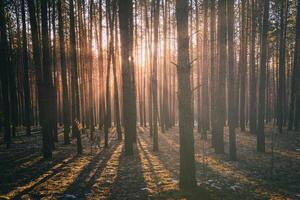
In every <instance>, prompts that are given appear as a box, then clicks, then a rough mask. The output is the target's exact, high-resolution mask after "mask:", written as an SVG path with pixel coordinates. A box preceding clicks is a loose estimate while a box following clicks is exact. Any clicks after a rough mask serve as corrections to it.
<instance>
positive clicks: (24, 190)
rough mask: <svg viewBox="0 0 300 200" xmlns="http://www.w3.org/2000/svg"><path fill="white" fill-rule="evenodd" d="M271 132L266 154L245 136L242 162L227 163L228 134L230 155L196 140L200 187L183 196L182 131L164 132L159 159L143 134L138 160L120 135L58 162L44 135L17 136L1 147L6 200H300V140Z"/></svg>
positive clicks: (64, 150)
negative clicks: (45, 149)
mask: <svg viewBox="0 0 300 200" xmlns="http://www.w3.org/2000/svg"><path fill="white" fill-rule="evenodd" d="M225 132H226V131H225ZM266 132H267V134H266V153H257V152H256V137H255V136H254V135H251V134H249V133H238V134H237V149H238V161H235V162H232V161H229V159H228V142H227V141H228V134H227V133H226V134H225V136H224V138H225V150H226V154H225V155H216V154H215V153H214V152H213V149H212V148H211V145H210V144H211V139H210V137H208V139H207V140H206V141H204V140H202V139H201V136H200V134H199V133H197V132H195V134H194V135H195V153H196V156H195V159H196V174H197V182H198V187H197V189H196V190H195V191H194V192H192V193H183V192H181V191H180V190H179V188H178V180H179V135H178V127H174V128H172V129H169V130H168V131H166V132H165V133H161V132H159V152H153V151H152V141H151V137H150V136H149V129H148V128H142V127H139V128H138V137H137V143H136V145H135V147H134V151H135V154H134V156H131V157H130V156H129V157H127V156H125V155H124V147H123V143H122V142H119V141H118V140H117V139H116V134H115V130H114V129H112V130H111V133H110V142H109V148H107V149H105V148H103V147H102V146H101V147H100V148H96V147H93V148H91V145H90V143H89V139H88V137H87V134H86V135H84V136H83V144H84V154H83V155H82V156H77V155H76V145H75V141H73V143H72V144H71V145H62V144H61V143H59V144H56V149H55V151H54V154H53V160H52V161H45V160H43V158H42V154H41V152H40V148H41V135H40V134H34V135H33V136H31V137H26V136H24V135H23V136H18V137H17V138H16V139H15V140H14V144H13V145H12V148H11V149H10V150H7V149H5V146H4V144H1V145H0V199H143V200H144V199H145V200H146V199H197V200H198V199H199V200H201V199H241V200H244V199H300V134H299V132H297V133H296V132H289V133H283V134H276V133H274V131H273V129H272V128H271V127H268V128H267V129H266ZM209 135H210V134H209ZM272 138H273V149H274V150H273V153H272V151H271V147H272ZM59 140H60V141H62V134H60V137H59ZM102 142H103V141H102ZM1 195H2V196H1Z"/></svg>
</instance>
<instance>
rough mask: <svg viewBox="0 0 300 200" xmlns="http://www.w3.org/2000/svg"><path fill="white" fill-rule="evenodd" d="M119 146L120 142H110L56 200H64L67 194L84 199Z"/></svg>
mask: <svg viewBox="0 0 300 200" xmlns="http://www.w3.org/2000/svg"><path fill="white" fill-rule="evenodd" d="M119 145H120V141H112V142H111V147H110V148H108V149H103V150H102V151H101V152H99V153H98V154H97V155H95V156H94V158H93V159H92V161H90V162H89V164H87V165H86V166H85V167H84V169H83V170H82V171H81V172H80V174H79V175H78V176H77V178H76V179H75V180H74V181H73V183H72V184H71V185H69V187H68V188H67V189H66V190H65V191H64V192H63V193H62V194H59V195H58V196H59V198H58V199H65V196H67V195H69V194H72V195H75V196H76V197H77V198H85V194H88V193H89V192H90V191H91V190H92V187H93V185H94V183H95V181H96V180H97V178H98V177H99V176H100V175H101V172H102V171H103V169H104V168H105V166H106V164H107V162H108V161H109V159H110V158H111V157H112V155H113V154H114V152H115V150H116V149H117V148H118V147H119Z"/></svg>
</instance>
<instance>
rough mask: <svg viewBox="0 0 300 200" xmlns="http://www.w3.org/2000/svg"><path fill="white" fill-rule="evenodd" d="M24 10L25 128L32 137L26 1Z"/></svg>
mask: <svg viewBox="0 0 300 200" xmlns="http://www.w3.org/2000/svg"><path fill="white" fill-rule="evenodd" d="M21 10H22V43H23V66H24V97H25V98H24V100H25V102H24V103H25V126H26V135H28V136H29V135H30V124H31V122H30V117H31V113H30V107H31V105H30V87H29V73H28V52H27V35H26V19H25V0H21Z"/></svg>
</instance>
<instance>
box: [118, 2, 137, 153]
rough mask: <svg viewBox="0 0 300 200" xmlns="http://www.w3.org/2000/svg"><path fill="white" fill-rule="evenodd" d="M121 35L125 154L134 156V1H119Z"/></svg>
mask: <svg viewBox="0 0 300 200" xmlns="http://www.w3.org/2000/svg"><path fill="white" fill-rule="evenodd" d="M118 3H119V23H120V35H121V57H122V80H123V82H122V85H123V115H124V117H123V118H124V131H125V153H126V155H132V154H133V135H134V134H136V110H135V109H134V107H135V106H136V105H135V96H134V95H135V91H134V90H135V88H134V77H133V76H134V73H133V68H134V62H133V57H132V50H133V26H132V25H133V17H132V15H133V13H132V9H133V8H132V7H133V6H132V0H128V1H118Z"/></svg>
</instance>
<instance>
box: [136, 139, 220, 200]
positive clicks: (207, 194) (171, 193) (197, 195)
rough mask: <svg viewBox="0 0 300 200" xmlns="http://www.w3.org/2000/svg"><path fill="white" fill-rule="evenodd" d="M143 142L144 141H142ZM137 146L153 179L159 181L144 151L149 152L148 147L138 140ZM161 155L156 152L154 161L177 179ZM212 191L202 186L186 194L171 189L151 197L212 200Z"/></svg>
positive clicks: (176, 175) (147, 154)
mask: <svg viewBox="0 0 300 200" xmlns="http://www.w3.org/2000/svg"><path fill="white" fill-rule="evenodd" d="M143 140H144V139H143ZM138 142H139V145H140V147H141V150H142V151H143V153H144V156H145V159H146V160H147V162H148V163H149V165H150V168H151V170H152V171H153V173H154V174H155V179H156V180H160V177H159V176H158V175H157V173H156V172H155V169H154V168H153V163H152V161H151V159H150V156H149V153H148V152H147V151H146V149H145V148H147V150H148V151H149V150H150V148H149V145H148V146H147V147H143V145H142V144H141V141H140V139H138ZM161 156H162V153H161V152H158V153H157V155H155V157H156V159H157V160H158V162H160V165H161V166H162V167H163V168H164V169H166V170H168V172H169V173H170V174H171V176H172V178H175V177H176V178H178V176H179V175H178V174H175V173H174V172H173V171H169V167H167V166H169V165H170V164H171V163H168V162H167V160H166V161H164V160H163V159H161ZM212 193H213V191H209V190H208V188H204V187H203V186H196V187H195V188H194V189H193V190H191V191H189V192H186V191H182V190H180V189H179V188H172V189H167V190H162V191H159V192H158V193H157V194H156V195H155V196H153V199H190V200H201V199H203V200H209V199H213V196H214V195H211V194H212Z"/></svg>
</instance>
